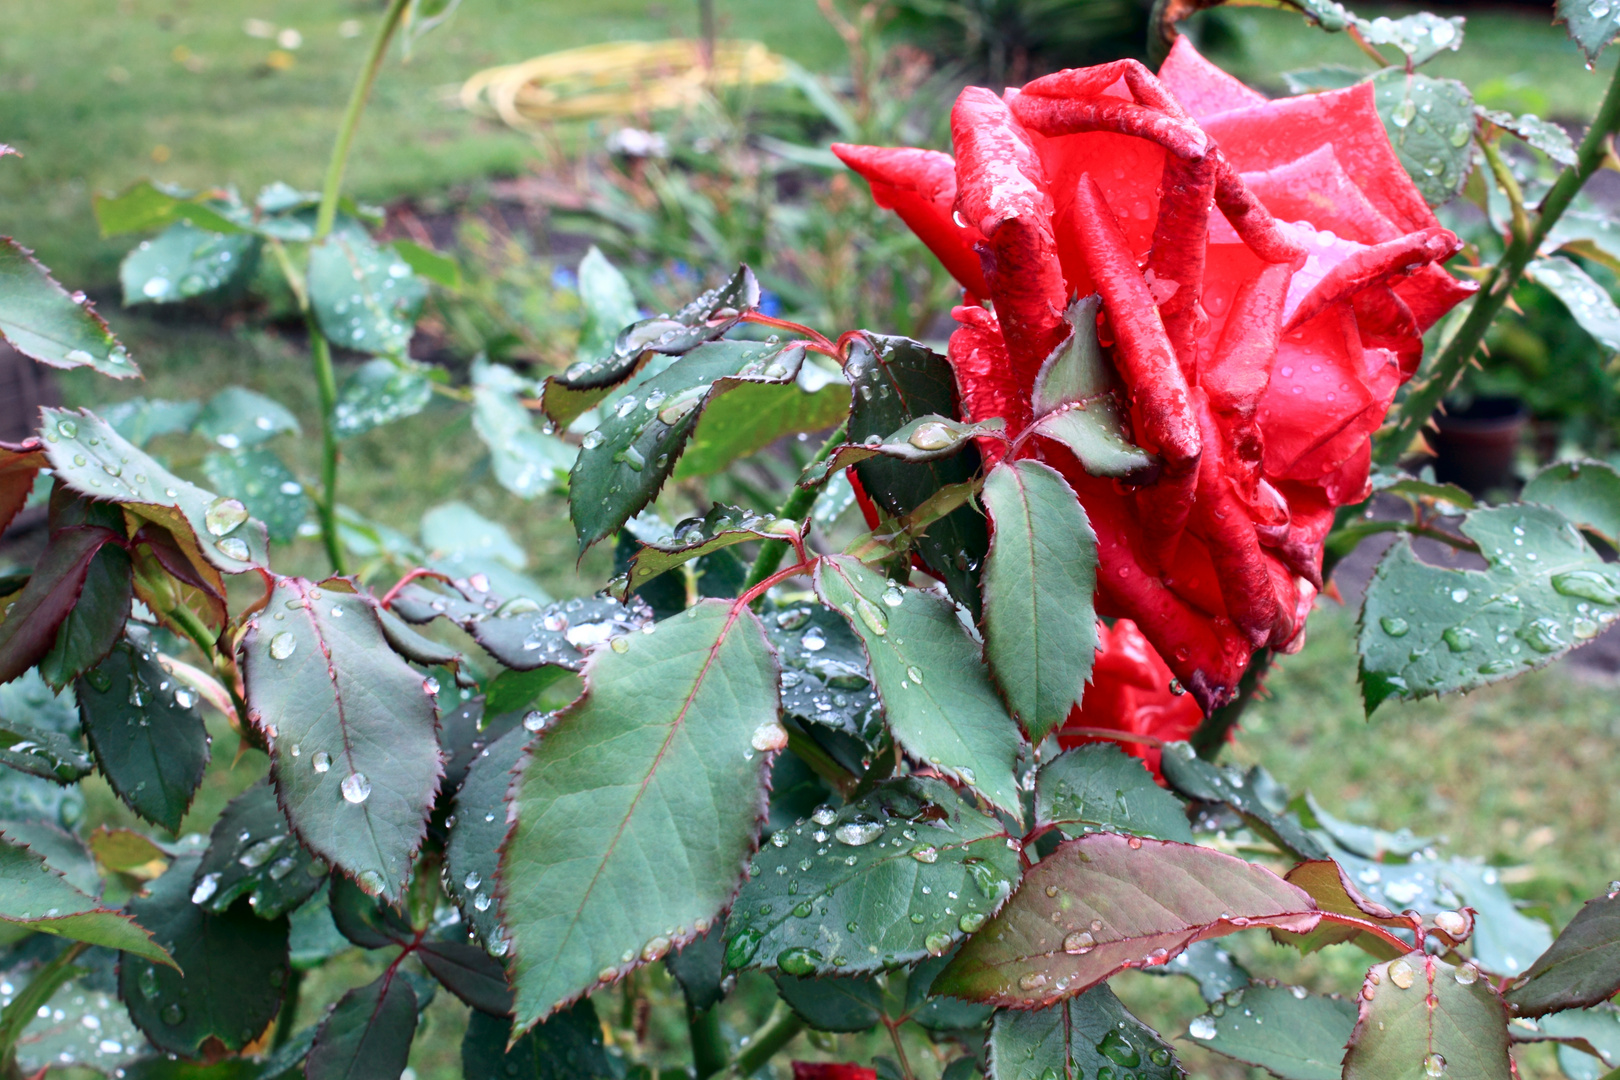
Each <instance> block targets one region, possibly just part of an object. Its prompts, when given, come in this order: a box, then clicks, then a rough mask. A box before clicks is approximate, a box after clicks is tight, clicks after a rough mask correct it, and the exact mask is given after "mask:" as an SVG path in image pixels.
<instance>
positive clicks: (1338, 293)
mask: <svg viewBox="0 0 1620 1080" xmlns="http://www.w3.org/2000/svg"><path fill="white" fill-rule="evenodd" d="M1461 248H1462V241H1461V240H1459V239H1457V234H1456V233H1454V232H1452V231H1451V230H1450V229H1443V228H1440V227H1438V226H1436V227H1435V228H1433V229H1424V230H1422V231H1420V232H1415V233H1409V234H1408V235H1406V236H1402V237H1398V238H1396V239H1394V240H1386V241H1385V242H1383V243H1381V244H1374V245H1373V246H1372V247H1369V248H1364V249H1363V250H1361V251H1358V252H1356V253H1355V254H1353V255H1351V256H1350V257H1348V258H1346V259H1344V260H1342V261H1341V262H1339V263H1338V264H1336V265H1335V266H1334V267H1333V268H1332V269H1330V270H1329V271H1328V272H1327V273H1326V274H1324V275H1323V276H1322V279H1321V280H1320V281H1318V282H1317V283H1316V285H1315V286H1314V287H1313V288H1312V289H1311V291H1310V292H1309V293H1307V294H1306V295H1305V297H1304V298H1303V299H1302V300H1300V302H1299V305H1298V306H1297V307H1295V308H1294V310H1293V312H1292V313H1291V314H1290V315H1289V316H1288V322H1287V324H1286V325H1285V326H1284V328H1283V332H1284V333H1288V332H1290V331H1292V330H1295V329H1297V328H1298V327H1300V326H1302V325H1304V324H1305V323H1307V322H1309V321H1310V320H1311V319H1314V318H1315V317H1316V316H1317V315H1318V314H1320V313H1321V312H1322V310H1323V309H1324V308H1326V307H1327V306H1328V305H1329V304H1332V303H1335V302H1336V301H1339V300H1344V299H1347V298H1349V297H1350V296H1351V295H1353V294H1354V293H1356V292H1359V291H1360V290H1362V289H1365V288H1367V287H1368V286H1369V285H1374V284H1377V283H1380V282H1382V281H1384V280H1385V279H1386V278H1390V277H1394V276H1396V275H1401V274H1409V273H1411V272H1412V271H1413V270H1415V269H1417V268H1418V267H1420V266H1425V265H1428V264H1430V263H1436V262H1442V261H1444V260H1446V259H1449V258H1450V257H1451V256H1452V255H1454V254H1456V253H1457V252H1458V251H1459V250H1460V249H1461Z"/></svg>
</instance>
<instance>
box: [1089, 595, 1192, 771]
mask: <svg viewBox="0 0 1620 1080" xmlns="http://www.w3.org/2000/svg"><path fill="white" fill-rule="evenodd" d="M1174 681H1175V680H1174V676H1172V675H1171V674H1170V668H1169V667H1168V666H1167V665H1166V664H1165V662H1164V659H1163V658H1162V657H1160V656H1159V654H1158V653H1157V652H1155V651H1154V649H1153V646H1152V645H1149V644H1148V640H1147V638H1146V637H1144V636H1143V635H1142V631H1141V630H1140V629H1139V628H1138V627H1137V625H1136V624H1135V623H1133V622H1131V620H1129V619H1117V620H1115V622H1114V625H1113V627H1112V628H1110V627H1109V626H1108V624H1106V623H1102V622H1099V623H1098V624H1097V662H1096V664H1095V666H1093V667H1092V669H1091V683H1090V684H1089V685H1088V686H1087V687H1086V696H1085V700H1084V701H1083V702H1082V703H1081V704H1080V706H1079V707H1078V708H1076V709H1075V710H1074V711H1073V712H1071V713H1070V714H1069V720H1068V723H1067V724H1065V725H1064V727H1063V728H1060V729H1059V730H1058V733H1057V738H1058V745H1060V746H1062V747H1063V749H1065V750H1072V749H1073V748H1074V747H1076V746H1080V745H1081V744H1083V743H1088V742H1097V741H1109V740H1099V739H1098V738H1097V737H1094V736H1090V735H1081V734H1078V733H1076V732H1073V731H1071V730H1070V729H1071V728H1077V727H1079V728H1101V729H1104V730H1107V731H1121V732H1128V733H1130V734H1132V735H1148V736H1151V737H1152V738H1155V739H1158V740H1160V741H1161V742H1175V741H1176V740H1178V739H1185V738H1187V737H1188V736H1190V735H1191V734H1192V733H1193V730H1194V729H1195V728H1197V727H1198V723H1199V721H1201V720H1202V719H1203V718H1204V713H1203V710H1201V709H1200V708H1199V707H1198V702H1196V701H1194V700H1193V699H1192V695H1191V694H1188V693H1187V692H1186V691H1181V692H1180V693H1177V692H1176V689H1172V686H1173V684H1174ZM1116 745H1117V746H1118V747H1119V748H1120V749H1121V750H1123V751H1125V752H1126V753H1127V754H1130V755H1131V756H1132V757H1139V758H1141V759H1142V762H1143V764H1145V765H1146V766H1147V767H1148V770H1149V771H1150V772H1152V773H1153V775H1154V776H1156V777H1159V776H1161V774H1160V772H1159V748H1158V747H1156V746H1149V745H1147V744H1146V743H1138V742H1126V741H1124V740H1120V741H1119V742H1118V743H1116Z"/></svg>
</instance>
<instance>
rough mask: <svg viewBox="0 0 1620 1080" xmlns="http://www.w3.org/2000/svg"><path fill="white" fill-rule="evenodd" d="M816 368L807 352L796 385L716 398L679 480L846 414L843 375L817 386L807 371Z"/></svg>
mask: <svg viewBox="0 0 1620 1080" xmlns="http://www.w3.org/2000/svg"><path fill="white" fill-rule="evenodd" d="M812 371H819V369H818V368H813V367H812V361H811V358H809V357H806V360H805V364H804V367H803V368H801V369H800V371H799V377H798V378H797V379H796V380H794V382H792V383H791V384H789V383H784V384H781V385H777V384H774V383H749V384H748V385H746V386H739V387H737V388H736V389H734V390H731V391H728V392H727V393H725V394H722V395H721V396H720V397H718V398H715V399H714V400H713V401H711V402H710V403H709V404H708V405H707V406H705V408H704V410H703V417H702V419H700V420H699V421H698V425H697V430H695V431H693V432H692V437H691V439H689V440H688V441H687V444H686V452H685V453H683V454H682V455H681V460H680V461H679V462H678V463H677V464H676V466H675V479H677V480H685V479H687V478H688V477H692V476H713V475H714V474H715V473H719V472H724V471H725V470H726V468H727V467H728V466H730V465H731V463H732V462H734V461H737V460H740V459H742V458H745V457H747V456H749V455H750V454H754V453H757V452H759V451H760V450H763V449H765V448H766V447H767V446H769V445H771V444H772V443H774V442H776V441H777V440H778V439H780V438H782V437H783V436H784V435H798V434H802V433H805V432H811V431H825V430H826V429H828V428H830V427H832V426H833V425H835V424H837V423H838V422H839V421H840V420H842V419H844V416H845V415H846V414H847V413H848V412H849V395H848V394H847V393H845V392H844V388H843V383H842V380H839V381H838V384H837V385H832V386H829V385H826V384H825V383H823V384H822V385H820V386H819V387H818V388H817V389H814V390H811V389H809V388H808V384H810V382H811V380H810V379H808V378H807V375H808V374H809V373H810V372H812ZM815 381H817V382H820V381H821V380H819V379H817V380H815Z"/></svg>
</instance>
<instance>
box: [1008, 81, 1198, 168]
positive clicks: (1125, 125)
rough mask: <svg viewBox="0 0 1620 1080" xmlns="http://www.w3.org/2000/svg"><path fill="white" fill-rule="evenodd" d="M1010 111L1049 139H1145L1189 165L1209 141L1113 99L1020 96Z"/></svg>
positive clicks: (1191, 127)
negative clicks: (1092, 135)
mask: <svg viewBox="0 0 1620 1080" xmlns="http://www.w3.org/2000/svg"><path fill="white" fill-rule="evenodd" d="M1010 107H1011V109H1012V112H1013V115H1014V116H1016V117H1017V118H1018V122H1019V123H1021V124H1023V125H1024V126H1025V127H1027V128H1029V129H1030V130H1031V131H1035V132H1039V133H1040V134H1041V135H1045V136H1047V137H1048V138H1051V137H1054V136H1059V135H1078V134H1080V133H1082V132H1092V131H1111V132H1114V133H1115V134H1117V135H1130V136H1132V137H1133V138H1138V139H1147V140H1149V141H1150V142H1155V143H1158V144H1159V145H1160V146H1162V147H1164V148H1165V149H1166V150H1168V151H1170V153H1172V154H1174V155H1175V156H1177V157H1180V158H1186V159H1187V160H1189V161H1197V160H1200V159H1202V158H1203V156H1204V154H1205V153H1206V152H1207V151H1208V150H1209V139H1208V138H1206V137H1205V135H1204V133H1203V132H1202V131H1200V130H1199V129H1198V125H1197V124H1194V123H1192V122H1191V121H1187V120H1180V119H1178V118H1176V117H1174V116H1167V115H1165V114H1164V113H1162V112H1159V111H1157V110H1154V109H1150V108H1147V107H1146V106H1142V105H1137V104H1135V103H1134V102H1129V101H1119V100H1117V99H1115V98H1106V97H1094V98H1068V97H1063V98H1057V97H1043V96H1041V95H1038V94H1030V93H1023V94H1019V95H1018V96H1017V97H1015V98H1013V99H1012V101H1011V103H1010Z"/></svg>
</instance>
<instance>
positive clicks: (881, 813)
mask: <svg viewBox="0 0 1620 1080" xmlns="http://www.w3.org/2000/svg"><path fill="white" fill-rule="evenodd" d="M979 839H983V840H984V841H985V842H986V843H993V844H994V843H999V842H1000V839H999V838H998V837H986V838H976V837H971V836H962V835H960V834H957V832H956V826H955V825H954V824H953V823H952V820H951V818H950V816H949V814H948V813H946V812H945V810H944V809H943V808H942V807H940V806H937V805H935V804H932V803H927V802H925V801H924V800H922V799H920V798H918V797H916V796H914V795H913V794H911V793H909V792H906V791H901V790H895V789H889V790H885V791H882V792H879V793H878V794H877V795H875V796H873V797H872V798H870V799H866V800H862V802H860V803H857V804H854V805H852V806H847V807H845V808H843V810H835V809H834V808H833V807H831V806H820V807H817V808H816V810H815V811H814V812H813V813H812V814H811V815H810V817H809V819H808V820H806V819H800V820H799V821H797V822H796V823H795V824H794V825H792V826H791V827H789V828H785V829H780V830H778V831H776V832H774V833H772V834H771V836H770V839H769V841H768V844H767V845H766V846H764V847H763V848H762V850H761V852H760V854H759V856H758V857H757V858H756V860H755V862H754V863H753V864H752V865H751V866H750V868H749V870H750V875H751V876H752V877H756V878H757V877H760V876H761V875H764V876H765V879H766V881H767V882H768V884H766V886H765V895H766V896H768V897H769V899H767V900H766V901H765V902H763V903H754V902H753V900H752V896H751V894H750V893H748V892H745V894H744V898H743V899H742V900H740V901H739V904H738V907H737V908H736V909H735V910H734V912H733V914H732V925H731V929H730V930H728V937H729V939H730V940H729V943H728V945H727V950H726V963H727V966H728V967H731V968H740V967H744V966H746V965H748V964H749V963H751V962H753V960H754V957H755V954H756V953H757V952H758V950H759V947H760V945H761V944H762V943H763V942H764V940H765V939H766V938H767V937H777V938H782V937H786V938H787V939H788V940H789V941H792V942H794V943H793V944H789V945H787V946H786V947H784V948H782V949H780V950H779V951H778V952H777V954H776V955H775V957H774V958H773V962H774V964H775V966H776V967H777V968H778V969H779V970H781V971H783V972H785V973H787V974H789V975H809V974H812V973H814V972H816V971H820V970H824V969H825V968H827V967H832V968H835V969H836V968H843V967H847V966H849V965H850V964H851V962H852V961H851V958H850V954H852V953H856V954H858V953H859V952H862V951H864V952H865V953H866V954H868V956H869V957H878V958H880V959H881V960H882V961H883V962H884V963H892V962H894V961H895V959H896V955H897V953H896V952H895V951H894V950H896V949H898V950H900V951H901V952H904V951H907V950H908V949H915V948H917V946H918V944H920V945H921V947H922V949H923V950H925V951H926V952H928V953H930V954H932V955H935V956H939V955H942V954H943V953H944V952H945V951H946V950H948V949H949V948H950V947H951V945H952V944H953V943H954V942H955V941H956V939H957V938H958V937H960V936H961V935H962V934H970V933H973V932H974V931H976V930H978V929H979V928H980V927H982V926H983V925H984V923H985V921H986V920H987V919H988V918H989V914H990V912H991V911H993V910H995V908H996V907H997V906H998V905H999V904H1000V903H1001V901H1002V900H1004V899H1005V898H1006V896H1007V895H1008V894H1009V893H1010V892H1011V890H1012V881H1011V879H1010V878H1009V877H1008V876H1007V874H1006V872H1004V871H1003V870H1002V869H1001V868H1000V867H999V866H998V865H997V864H996V861H995V860H994V859H992V858H987V857H986V856H985V854H983V853H980V852H977V851H976V850H975V849H974V847H973V845H974V843H975V841H976V840H979ZM812 851H813V854H812ZM946 852H949V853H950V856H951V857H950V858H949V859H946V860H944V861H942V859H941V856H942V855H943V854H944V853H946ZM918 865H920V866H922V867H928V868H932V869H930V870H923V871H919V870H918V869H917V866H918ZM869 874H877V875H883V877H882V878H881V879H871V880H872V881H873V882H874V884H873V885H872V886H871V887H873V888H886V887H888V886H889V885H890V884H893V883H897V882H900V881H904V882H905V883H907V884H909V885H910V886H911V887H912V888H913V889H914V892H913V895H912V897H911V905H910V907H911V910H910V911H909V912H907V913H906V921H907V922H909V923H910V924H911V925H912V927H913V929H912V930H911V931H910V932H909V933H907V932H905V931H904V927H903V924H902V925H899V926H888V927H884V926H872V927H866V928H864V929H863V927H862V926H861V925H860V924H859V923H858V922H857V921H856V920H854V919H848V920H846V921H845V922H844V923H843V924H842V925H840V924H839V922H838V918H839V917H838V916H837V915H835V914H834V908H835V907H837V906H838V905H839V903H840V901H839V894H840V890H849V891H851V892H853V893H854V895H855V899H854V900H853V901H852V902H853V903H855V904H856V905H857V906H859V905H860V904H861V899H860V897H861V895H862V893H863V892H864V889H865V888H866V886H865V884H864V883H865V882H866V881H867V880H868V878H867V875H869ZM800 875H804V877H802V878H801V877H800ZM890 876H893V877H894V882H891V881H890V880H889V878H890ZM970 886H971V887H970ZM800 920H806V922H805V923H804V924H803V925H802V926H800V925H799V921H800ZM811 920H813V921H811ZM880 941H881V942H882V943H883V944H884V945H886V946H887V947H888V949H889V950H890V951H886V952H885V951H883V950H882V949H880V947H879V942H880ZM908 942H910V943H911V944H908ZM862 959H865V958H862Z"/></svg>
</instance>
